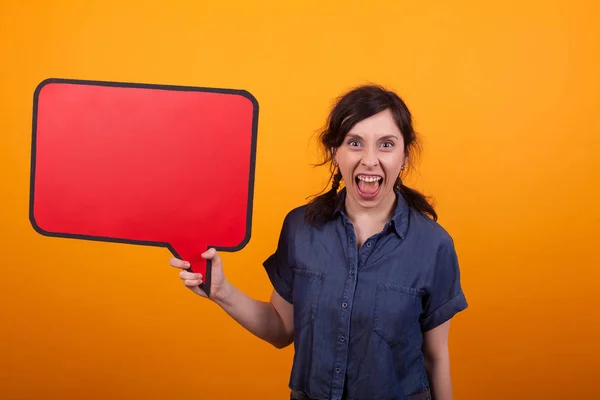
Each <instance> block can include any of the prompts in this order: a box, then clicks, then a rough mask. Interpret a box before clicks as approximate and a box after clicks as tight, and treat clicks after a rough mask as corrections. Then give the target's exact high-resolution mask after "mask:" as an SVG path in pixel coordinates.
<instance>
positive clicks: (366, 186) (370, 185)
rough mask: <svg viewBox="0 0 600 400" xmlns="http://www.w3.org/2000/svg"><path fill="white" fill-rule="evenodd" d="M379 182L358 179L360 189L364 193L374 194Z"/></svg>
mask: <svg viewBox="0 0 600 400" xmlns="http://www.w3.org/2000/svg"><path fill="white" fill-rule="evenodd" d="M378 187H379V182H365V181H360V180H359V181H358V189H359V190H360V191H361V192H363V193H364V194H373V193H375V192H376V191H377V188H378Z"/></svg>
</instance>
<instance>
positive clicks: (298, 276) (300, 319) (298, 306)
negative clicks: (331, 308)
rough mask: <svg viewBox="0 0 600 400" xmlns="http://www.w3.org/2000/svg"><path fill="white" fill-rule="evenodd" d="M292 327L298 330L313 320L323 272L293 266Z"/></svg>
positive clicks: (316, 310)
mask: <svg viewBox="0 0 600 400" xmlns="http://www.w3.org/2000/svg"><path fill="white" fill-rule="evenodd" d="M293 271H294V294H293V296H294V297H293V298H294V328H295V329H296V330H299V329H301V328H303V327H304V326H306V325H307V324H310V323H312V322H314V321H315V319H316V318H317V313H318V310H319V298H320V297H321V288H322V286H323V279H324V276H325V274H324V273H323V272H316V271H310V270H307V269H302V268H294V269H293Z"/></svg>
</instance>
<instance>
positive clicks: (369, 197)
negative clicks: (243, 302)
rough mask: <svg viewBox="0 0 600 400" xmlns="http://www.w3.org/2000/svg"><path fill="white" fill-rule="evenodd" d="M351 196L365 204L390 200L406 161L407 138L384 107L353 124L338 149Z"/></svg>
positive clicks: (337, 159) (357, 201)
mask: <svg viewBox="0 0 600 400" xmlns="http://www.w3.org/2000/svg"><path fill="white" fill-rule="evenodd" d="M334 160H335V161H336V162H337V164H338V165H339V168H340V172H341V173H342V177H343V179H344V183H345V185H346V188H347V189H346V190H347V194H348V196H350V198H349V199H348V200H351V201H353V202H355V203H357V204H358V205H360V206H362V207H364V208H376V207H377V206H378V205H379V204H381V203H382V201H383V203H384V204H386V205H387V204H389V203H388V202H387V201H384V200H388V199H389V198H390V196H394V198H395V194H394V190H393V189H394V184H395V183H396V178H398V175H399V174H400V171H401V170H402V168H403V166H404V165H405V162H406V157H405V154H404V139H403V137H402V133H401V132H400V129H398V126H397V125H396V123H395V122H394V118H393V116H392V113H391V112H390V111H389V110H384V111H382V112H380V113H378V114H375V115H373V116H372V117H370V118H367V119H365V120H362V121H361V122H359V123H357V124H356V125H354V127H353V128H352V129H351V130H350V132H348V134H347V135H346V137H345V138H344V142H343V143H342V145H341V146H340V147H338V148H337V149H335V154H334Z"/></svg>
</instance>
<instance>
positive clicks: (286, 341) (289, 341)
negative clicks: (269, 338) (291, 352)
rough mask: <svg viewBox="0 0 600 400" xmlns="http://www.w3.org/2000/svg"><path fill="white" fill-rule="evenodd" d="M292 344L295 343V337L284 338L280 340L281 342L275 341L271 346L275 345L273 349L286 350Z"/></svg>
mask: <svg viewBox="0 0 600 400" xmlns="http://www.w3.org/2000/svg"><path fill="white" fill-rule="evenodd" d="M292 343H294V336H293V335H291V336H286V337H284V338H280V339H279V340H275V341H273V342H271V344H272V345H273V347H275V348H276V349H279V350H281V349H285V348H286V347H288V346H289V345H291V344H292Z"/></svg>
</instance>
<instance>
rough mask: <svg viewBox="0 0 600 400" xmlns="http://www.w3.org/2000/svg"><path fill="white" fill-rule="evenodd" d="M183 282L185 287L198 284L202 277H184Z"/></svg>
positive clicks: (200, 282)
mask: <svg viewBox="0 0 600 400" xmlns="http://www.w3.org/2000/svg"><path fill="white" fill-rule="evenodd" d="M183 284H184V285H185V286H187V287H194V286H200V284H202V279H186V280H184V281H183Z"/></svg>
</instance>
